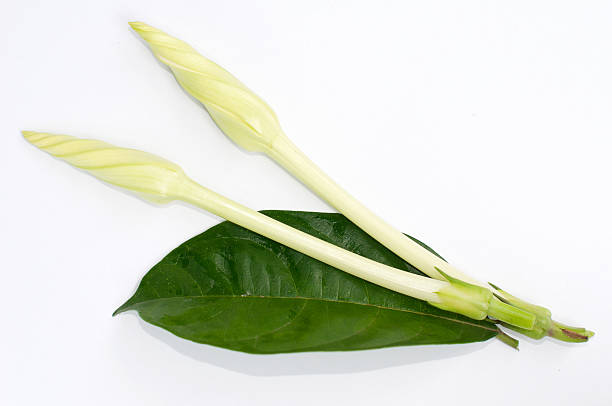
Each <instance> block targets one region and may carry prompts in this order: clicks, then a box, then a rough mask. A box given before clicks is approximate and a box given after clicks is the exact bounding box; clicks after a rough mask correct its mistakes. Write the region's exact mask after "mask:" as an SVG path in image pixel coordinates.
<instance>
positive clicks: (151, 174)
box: [22, 131, 186, 203]
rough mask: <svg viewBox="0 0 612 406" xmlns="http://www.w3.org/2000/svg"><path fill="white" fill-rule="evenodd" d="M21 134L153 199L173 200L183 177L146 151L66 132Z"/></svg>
mask: <svg viewBox="0 0 612 406" xmlns="http://www.w3.org/2000/svg"><path fill="white" fill-rule="evenodd" d="M22 134H23V136H24V138H25V139H26V140H27V141H28V142H30V143H31V144H33V145H34V146H36V147H38V148H40V149H41V150H43V151H45V152H48V153H49V154H51V155H53V156H55V157H58V158H61V159H63V160H64V161H66V162H68V163H69V164H71V165H72V166H75V167H77V168H80V169H83V170H85V171H87V172H89V173H90V174H92V175H93V176H95V177H96V178H98V179H100V180H103V181H104V182H108V183H110V184H112V185H115V186H119V187H122V188H125V189H127V190H129V191H131V192H134V193H137V194H138V195H139V196H140V197H142V198H144V199H146V200H149V201H152V202H155V203H166V202H169V201H172V200H175V199H176V198H177V197H176V196H177V194H178V192H179V190H180V188H181V187H182V184H183V183H184V181H185V179H186V176H185V173H184V172H183V170H182V169H181V168H180V167H179V166H177V165H175V164H173V163H172V162H170V161H167V160H165V159H163V158H160V157H158V156H157V155H153V154H149V153H147V152H143V151H137V150H135V149H128V148H119V147H116V146H114V145H111V144H107V143H106V142H102V141H97V140H89V139H81V138H75V137H71V136H69V135H55V134H46V133H37V132H32V131H23V132H22Z"/></svg>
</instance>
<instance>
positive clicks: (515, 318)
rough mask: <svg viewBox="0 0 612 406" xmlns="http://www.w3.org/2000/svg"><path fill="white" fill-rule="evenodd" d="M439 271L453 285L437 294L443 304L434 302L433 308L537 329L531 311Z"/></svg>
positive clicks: (523, 327)
mask: <svg viewBox="0 0 612 406" xmlns="http://www.w3.org/2000/svg"><path fill="white" fill-rule="evenodd" d="M436 270H437V271H438V272H440V274H441V275H442V276H444V277H445V278H446V280H447V281H448V282H449V283H450V286H448V287H446V288H444V289H442V290H440V291H439V292H437V294H438V297H439V298H440V299H441V301H440V302H437V303H432V302H430V304H432V305H433V306H435V307H437V308H439V309H443V310H448V311H452V312H455V313H459V314H462V315H464V316H467V317H470V318H472V319H476V320H482V319H484V318H485V317H487V316H489V317H491V318H492V319H495V320H499V321H501V322H503V323H506V324H509V325H512V326H515V327H517V328H520V329H524V330H527V331H528V330H530V329H532V328H533V327H534V324H535V321H536V316H535V315H534V314H532V313H531V312H530V311H529V310H526V309H521V308H518V307H516V306H513V305H512V304H509V303H505V302H503V301H501V300H499V299H498V298H497V297H495V295H493V293H492V292H491V291H490V290H489V289H486V288H483V287H481V286H477V285H473V284H471V283H467V282H464V281H462V280H459V279H456V278H453V277H452V276H450V275H447V274H446V273H444V272H443V271H442V270H440V269H438V268H436Z"/></svg>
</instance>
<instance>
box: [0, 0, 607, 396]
mask: <svg viewBox="0 0 612 406" xmlns="http://www.w3.org/2000/svg"><path fill="white" fill-rule="evenodd" d="M332 3H333V4H332ZM611 18H612V8H611V3H610V2H594V1H583V2H566V1H513V2H501V1H500V2H495V1H461V2H458V1H453V0H450V1H444V2H441V1H428V2H404V1H397V2H373V1H364V2H356V1H345V2H329V1H312V0H310V1H308V2H303V3H302V4H301V5H299V4H297V3H294V4H292V3H291V2H286V1H276V2H272V1H266V2H261V1H260V2H247V1H244V2H238V1H219V0H216V1H192V2H189V1H172V2H169V1H158V2H157V1H151V0H147V1H144V0H143V1H131V2H121V1H98V2H95V3H94V2H84V1H53V2H50V1H46V2H45V1H11V2H9V1H6V0H5V1H3V3H2V12H1V14H0V52H1V55H2V66H1V67H0V73H1V75H0V78H1V79H0V80H1V81H2V82H1V83H2V86H1V92H0V103H1V105H0V115H1V116H2V119H1V120H0V130H1V131H0V132H1V138H0V139H1V140H2V141H1V142H2V144H1V147H2V148H1V151H2V152H3V154H2V158H1V159H0V169H1V172H0V173H1V174H2V175H1V176H2V178H1V179H2V183H1V185H2V199H1V200H0V202H1V203H0V205H1V209H2V210H0V220H1V225H0V233H1V234H0V247H2V248H1V249H2V269H1V271H0V275H1V281H2V294H1V295H0V304H1V306H2V317H1V320H2V322H1V329H2V333H1V336H0V340H1V341H0V362H1V367H0V378H1V384H0V386H1V387H2V389H1V390H0V403H2V404H6V405H22V404H23V405H38V404H62V405H65V404H88V405H91V404H94V405H110V404H112V405H128V404H132V405H138V404H147V405H196V404H197V405H201V404H224V405H234V404H265V405H287V404H291V405H310V404H323V405H324V404H330V405H340V404H347V405H353V404H376V405H384V404H391V403H393V404H406V403H410V404H415V405H421V404H436V403H439V404H442V403H443V402H444V404H471V405H479V404H483V405H484V404H491V403H492V402H495V404H498V405H509V404H516V403H519V402H522V404H541V405H545V404H556V405H575V404H588V405H604V404H610V402H611V401H612V395H611V394H610V388H609V365H610V362H612V357H611V355H610V354H611V351H610V345H611V344H612V341H611V339H610V337H611V334H612V329H611V328H610V324H611V323H610V322H611V321H612V317H611V316H610V310H611V306H610V293H609V292H610V286H611V282H612V276H611V275H612V274H611V270H610V262H609V253H610V247H611V244H612V234H611V231H610V230H611V227H612V221H611V215H610V209H611V207H612V193H611V187H610V183H611V179H610V178H611V174H612V164H611V163H610V152H611V150H612V142H611V141H610V136H611V130H612V122H611V117H612V116H611V113H610V112H611V110H612V96H611V95H612V80H611V72H612V53H611V45H610V38H612V24H610V19H611ZM131 20H142V21H144V22H147V23H149V24H151V25H154V26H156V27H159V28H160V29H163V30H165V31H167V32H168V33H170V34H172V35H175V36H177V37H178V38H181V39H184V40H186V41H187V42H189V43H191V44H192V45H193V46H194V47H195V48H196V49H198V50H200V51H201V52H202V53H203V54H204V55H206V56H208V57H209V58H211V59H212V60H214V61H216V62H218V63H219V64H221V65H222V66H223V67H225V68H227V69H228V70H229V71H231V72H232V73H234V74H235V75H236V76H237V77H238V78H239V79H240V80H242V81H243V82H244V83H246V84H247V85H248V86H249V87H250V88H251V89H253V90H254V91H255V92H256V93H258V94H259V95H260V96H261V97H262V98H263V99H265V100H266V101H267V102H268V103H269V104H270V105H271V106H272V107H273V108H274V109H275V110H276V112H277V114H278V116H279V117H280V119H281V122H282V124H283V127H284V129H285V131H286V133H287V134H288V135H289V136H290V138H291V139H292V140H293V141H294V142H295V143H296V144H298V145H299V146H300V147H302V149H303V150H304V151H305V152H306V153H307V154H308V155H310V156H311V158H313V160H314V161H316V162H317V163H319V164H320V165H321V166H322V167H323V168H324V169H325V170H326V171H327V172H328V173H329V174H331V175H332V177H334V178H336V179H337V180H338V181H339V183H341V184H342V185H343V186H345V187H346V188H347V189H348V190H350V191H352V192H353V193H354V194H355V195H356V196H357V197H358V198H359V199H361V200H363V201H364V202H365V203H366V204H367V205H368V206H370V207H371V208H373V209H374V210H375V211H377V212H378V213H380V214H382V215H383V217H385V218H386V219H388V220H389V221H391V222H392V223H393V224H396V225H397V226H398V227H400V228H401V229H402V230H404V231H407V232H410V233H411V234H413V235H415V236H417V237H419V238H421V239H423V240H424V241H426V242H428V243H429V244H430V245H432V246H433V247H435V248H436V249H437V250H438V251H439V252H441V253H442V254H443V255H444V256H445V257H446V258H449V259H451V260H452V261H453V262H455V263H456V264H457V265H459V266H460V267H461V268H463V269H466V270H469V272H470V273H472V274H474V275H476V276H479V277H480V278H482V279H485V280H490V281H492V282H495V283H497V284H500V285H501V286H502V287H504V288H506V289H507V290H510V291H513V292H519V293H521V294H522V295H523V296H524V297H525V298H527V299H530V300H532V301H535V302H537V303H542V304H545V305H546V306H548V307H549V308H550V309H552V310H553V313H554V316H555V318H557V319H559V320H561V321H565V322H567V323H570V324H577V325H584V326H586V327H589V328H591V329H593V330H595V331H596V333H597V334H596V336H595V337H594V339H593V340H591V341H590V342H589V343H588V344H583V345H565V344H560V343H558V342H554V341H552V340H548V339H546V340H542V341H541V342H534V341H532V340H529V339H523V340H522V341H521V350H520V352H515V351H512V350H511V349H509V348H508V347H506V346H504V345H503V344H502V343H500V342H498V341H496V340H491V341H489V342H486V343H476V344H470V345H458V346H438V347H407V348H392V349H384V350H374V351H363V352H353V353H306V354H297V355H295V354H294V355H277V356H254V355H248V354H242V353H237V352H231V351H227V350H223V349H218V348H214V347H210V346H205V345H197V344H193V343H191V342H188V341H184V340H181V339H178V338H176V337H174V336H172V335H171V334H169V333H167V332H165V331H163V330H160V329H158V328H155V327H152V326H149V325H145V324H144V323H143V322H141V321H139V319H138V317H137V316H136V314H133V313H130V314H124V315H121V316H119V317H116V318H112V317H111V313H112V311H113V310H114V309H115V308H116V307H117V306H119V305H120V304H121V303H122V302H123V301H124V300H125V299H127V298H128V297H129V296H130V295H131V294H132V293H133V291H134V289H135V287H136V285H137V283H138V282H139V280H140V278H141V277H142V276H143V275H144V274H145V273H146V271H147V270H148V269H149V268H150V267H151V266H152V265H154V264H155V263H156V262H157V261H159V260H160V259H161V258H162V257H163V256H164V255H165V254H166V253H167V252H168V251H169V250H171V249H172V248H174V247H175V246H176V245H178V244H179V243H181V242H182V241H184V240H186V239H188V238H190V237H192V236H194V235H195V234H197V233H199V232H201V231H203V230H205V229H206V228H208V227H210V226H212V225H214V224H216V223H218V222H219V219H218V218H215V217H214V216H211V215H203V214H202V213H201V212H199V211H197V210H194V209H191V208H188V207H187V206H184V205H180V204H174V205H170V206H169V207H162V208H159V207H155V206H153V205H149V204H146V203H143V202H142V201H140V200H138V199H136V198H134V197H132V196H130V195H128V194H125V193H118V192H117V190H115V189H112V188H110V187H106V186H103V185H102V184H101V183H100V182H98V181H96V180H95V179H93V178H91V177H89V176H86V175H84V174H83V173H79V172H78V171H75V170H74V169H72V168H71V167H69V166H68V165H66V164H64V163H62V162H60V161H58V160H54V159H52V158H50V157H49V156H47V155H46V154H43V153H41V152H40V151H38V150H36V149H35V148H33V147H32V146H30V145H28V144H27V143H26V142H25V141H24V140H23V139H22V137H21V135H20V133H19V131H20V130H22V129H31V130H37V131H48V132H58V133H65V134H70V135H75V136H80V137H90V138H99V139H102V140H105V141H108V142H111V143H114V144H117V145H121V146H129V147H133V148H138V149H143V150H146V151H149V152H153V153H157V154H159V155H162V156H164V157H166V158H168V159H170V160H172V161H174V162H177V163H179V164H180V165H181V166H183V168H184V169H185V170H186V172H187V173H189V174H190V175H191V176H192V177H193V178H194V179H196V180H198V181H200V182H201V183H203V184H204V185H206V186H209V187H210V188H212V189H213V190H216V191H218V192H220V193H222V194H225V195H227V196H228V197H231V198H233V199H235V200H237V201H239V202H241V203H244V204H246V205H248V206H250V207H252V208H255V209H272V208H278V209H295V210H321V211H330V210H331V208H330V207H328V206H327V205H326V204H325V203H324V202H322V201H321V200H320V199H318V198H317V197H315V196H314V195H313V194H312V193H311V192H309V191H308V190H307V189H306V188H304V187H303V186H302V185H301V184H299V183H298V182H297V181H296V180H295V179H294V178H292V177H291V176H290V175H288V174H287V173H286V172H284V171H283V170H282V169H281V168H280V167H278V166H277V165H276V164H274V163H273V162H272V161H270V160H269V159H268V158H266V157H264V156H261V155H254V154H249V153H246V152H244V151H242V150H240V149H239V148H237V147H236V146H235V145H234V144H233V143H231V142H230V141H229V140H228V139H227V138H226V137H225V136H224V135H223V134H222V133H221V132H220V131H219V130H218V129H217V128H216V127H215V126H214V124H213V123H212V121H211V120H210V118H209V117H208V115H207V114H206V112H205V111H204V109H203V108H202V107H201V106H200V105H198V104H197V103H196V102H194V101H193V100H192V99H190V98H189V97H187V96H186V94H185V93H184V92H183V91H182V90H180V88H179V86H178V85H177V84H176V82H175V80H174V79H173V77H172V76H171V75H170V74H169V72H168V70H167V69H165V68H164V67H162V66H161V64H159V63H158V62H157V61H156V60H155V59H154V57H153V56H152V54H151V52H150V51H149V49H148V48H147V47H146V46H145V45H144V43H143V42H142V41H141V40H139V38H138V37H137V35H136V34H135V33H134V32H132V31H131V30H130V28H129V27H128V25H127V22H128V21H131Z"/></svg>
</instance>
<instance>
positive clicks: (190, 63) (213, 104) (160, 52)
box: [130, 22, 283, 152]
mask: <svg viewBox="0 0 612 406" xmlns="http://www.w3.org/2000/svg"><path fill="white" fill-rule="evenodd" d="M130 26H131V27H132V28H133V29H134V30H135V31H136V32H137V33H138V34H139V35H140V36H141V37H142V38H143V39H144V40H145V41H146V42H147V43H148V44H149V46H150V47H151V50H152V51H153V53H154V54H155V56H156V57H157V58H158V59H159V60H160V61H161V62H162V63H164V64H166V65H168V67H169V68H170V69H171V70H172V73H174V76H175V77H176V80H177V81H178V82H179V84H180V85H181V86H182V87H183V88H184V89H185V90H186V91H187V92H189V94H190V95H192V96H193V97H195V98H196V99H198V100H199V101H200V102H202V104H203V105H204V107H206V110H208V112H209V113H210V115H211V117H212V118H213V120H214V121H215V123H217V125H218V126H219V127H220V128H221V130H222V131H223V132H224V133H225V134H226V135H227V136H229V137H230V138H231V139H232V140H233V141H234V142H235V143H236V144H238V145H240V146H241V147H243V148H245V149H247V150H250V151H259V152H264V151H266V150H267V149H268V148H270V147H271V145H272V143H273V142H274V140H275V139H276V138H277V137H279V136H283V132H282V130H281V128H280V124H279V122H278V119H277V118H276V114H275V113H274V111H272V109H271V108H270V107H269V106H268V105H267V104H266V103H265V102H264V101H263V100H261V99H260V98H259V97H258V96H257V95H256V94H255V93H253V92H251V91H250V90H249V89H248V88H247V87H246V86H245V85H243V84H242V83H240V81H238V79H236V78H235V77H234V76H232V75H231V74H230V73H229V72H228V71H226V70H225V69H223V68H222V67H220V66H219V65H217V64H215V63H214V62H212V61H210V60H208V59H206V58H205V57H203V56H202V55H200V54H199V53H198V52H196V50H194V49H193V48H192V47H191V46H189V45H188V44H187V43H185V42H183V41H181V40H179V39H176V38H174V37H171V36H169V35H168V34H166V33H165V32H163V31H160V30H158V29H156V28H153V27H151V26H150V25H147V24H144V23H140V22H133V23H130Z"/></svg>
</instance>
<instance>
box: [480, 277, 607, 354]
mask: <svg viewBox="0 0 612 406" xmlns="http://www.w3.org/2000/svg"><path fill="white" fill-rule="evenodd" d="M489 285H491V286H492V287H493V288H494V289H495V291H496V292H495V295H496V296H497V297H498V298H499V299H500V300H501V301H503V302H505V303H507V304H510V305H512V306H515V307H517V308H520V309H523V310H526V311H528V312H530V313H532V314H534V315H535V317H536V319H535V324H534V326H533V328H532V329H524V328H521V327H520V326H515V325H511V324H508V323H506V322H504V321H502V325H503V326H504V327H507V328H509V329H511V330H514V331H517V332H519V333H521V334H524V335H526V336H527V337H530V338H533V339H535V340H540V339H542V338H544V337H546V336H549V337H552V338H554V339H557V340H560V341H565V342H570V343H581V342H585V341H588V339H589V338H590V337H593V335H594V334H595V333H593V332H592V331H589V330H587V329H585V328H582V327H572V326H567V325H565V324H561V323H559V322H557V321H554V320H553V319H552V317H551V312H550V310H548V309H547V308H545V307H542V306H537V305H534V304H531V303H529V302H525V301H524V300H521V299H519V298H517V297H515V296H512V295H511V294H509V293H508V292H506V291H503V290H502V289H500V288H499V287H497V286H495V285H493V284H492V283H489Z"/></svg>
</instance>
